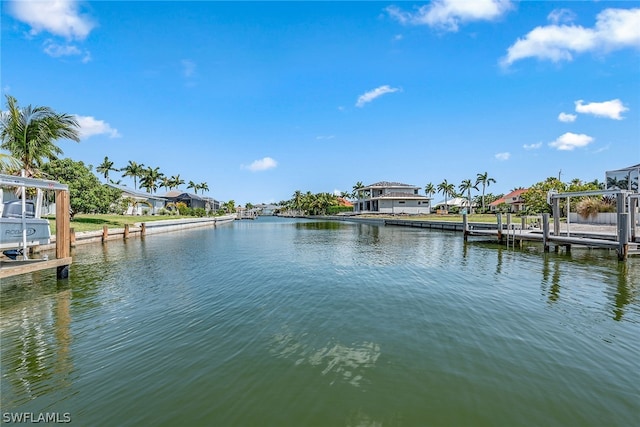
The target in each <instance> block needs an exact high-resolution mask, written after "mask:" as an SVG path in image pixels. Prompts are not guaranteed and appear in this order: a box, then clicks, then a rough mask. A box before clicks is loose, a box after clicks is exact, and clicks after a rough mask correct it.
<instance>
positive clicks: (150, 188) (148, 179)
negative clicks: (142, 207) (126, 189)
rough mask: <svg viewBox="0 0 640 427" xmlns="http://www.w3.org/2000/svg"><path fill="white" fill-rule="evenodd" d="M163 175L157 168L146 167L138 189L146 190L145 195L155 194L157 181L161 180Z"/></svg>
mask: <svg viewBox="0 0 640 427" xmlns="http://www.w3.org/2000/svg"><path fill="white" fill-rule="evenodd" d="M163 176H164V174H163V173H162V172H160V168H159V167H155V168H152V167H151V166H148V167H147V168H146V169H145V170H144V172H143V174H142V177H141V178H140V188H144V189H146V190H147V193H155V192H156V190H157V189H158V181H160V180H161V179H162V177H163Z"/></svg>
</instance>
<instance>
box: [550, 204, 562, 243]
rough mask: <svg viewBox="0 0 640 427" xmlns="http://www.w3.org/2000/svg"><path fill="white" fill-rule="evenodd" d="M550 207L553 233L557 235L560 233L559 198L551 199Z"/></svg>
mask: <svg viewBox="0 0 640 427" xmlns="http://www.w3.org/2000/svg"><path fill="white" fill-rule="evenodd" d="M551 209H552V211H553V235H554V236H559V235H560V199H558V198H555V199H553V205H552V208H551Z"/></svg>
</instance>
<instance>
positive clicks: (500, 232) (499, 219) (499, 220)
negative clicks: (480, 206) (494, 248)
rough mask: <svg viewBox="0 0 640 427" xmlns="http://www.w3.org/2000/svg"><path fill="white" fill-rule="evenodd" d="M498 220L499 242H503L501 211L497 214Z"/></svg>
mask: <svg viewBox="0 0 640 427" xmlns="http://www.w3.org/2000/svg"><path fill="white" fill-rule="evenodd" d="M496 220H497V221H498V242H500V243H502V214H501V213H500V212H498V213H497V214H496Z"/></svg>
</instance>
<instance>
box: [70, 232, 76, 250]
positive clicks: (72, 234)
mask: <svg viewBox="0 0 640 427" xmlns="http://www.w3.org/2000/svg"><path fill="white" fill-rule="evenodd" d="M69 245H70V246H71V247H72V248H73V247H75V245H76V229H75V228H70V229H69Z"/></svg>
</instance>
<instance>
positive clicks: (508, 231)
mask: <svg viewBox="0 0 640 427" xmlns="http://www.w3.org/2000/svg"><path fill="white" fill-rule="evenodd" d="M511 227H512V226H511V213H510V212H509V213H507V249H509V233H510V232H511ZM515 238H516V236H515V230H514V232H513V240H512V241H511V243H512V244H513V243H514V242H515Z"/></svg>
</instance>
